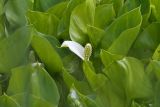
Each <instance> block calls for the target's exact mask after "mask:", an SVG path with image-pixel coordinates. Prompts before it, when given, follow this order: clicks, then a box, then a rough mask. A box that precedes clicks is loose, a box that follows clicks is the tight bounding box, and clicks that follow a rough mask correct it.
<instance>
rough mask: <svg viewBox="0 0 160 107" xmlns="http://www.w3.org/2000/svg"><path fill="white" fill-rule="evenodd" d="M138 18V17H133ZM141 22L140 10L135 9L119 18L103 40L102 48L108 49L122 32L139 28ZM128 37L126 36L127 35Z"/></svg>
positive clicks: (109, 28)
mask: <svg viewBox="0 0 160 107" xmlns="http://www.w3.org/2000/svg"><path fill="white" fill-rule="evenodd" d="M133 16H136V17H133ZM140 22H141V13H140V8H139V7H138V8H135V9H133V10H131V11H129V12H127V13H125V14H124V15H122V16H120V17H118V18H117V19H116V20H115V21H114V22H113V23H112V24H111V25H110V26H109V27H108V28H107V29H106V34H105V36H104V37H103V38H102V41H101V47H102V48H103V49H108V48H109V47H110V46H111V44H112V43H113V42H114V40H116V39H117V37H119V36H120V35H121V34H122V32H124V31H125V30H127V29H130V28H134V27H136V26H138V25H139V24H140ZM125 35H126V34H125Z"/></svg>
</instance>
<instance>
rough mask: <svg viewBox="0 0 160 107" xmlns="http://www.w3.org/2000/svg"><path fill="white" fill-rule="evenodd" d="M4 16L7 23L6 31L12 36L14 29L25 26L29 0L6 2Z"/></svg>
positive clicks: (8, 0) (10, 0) (9, 0)
mask: <svg viewBox="0 0 160 107" xmlns="http://www.w3.org/2000/svg"><path fill="white" fill-rule="evenodd" d="M6 1H7V3H6V6H5V14H6V17H7V21H8V25H9V26H8V27H7V29H8V31H9V33H10V34H12V33H13V32H14V31H15V29H17V28H19V27H22V26H24V25H26V22H27V20H26V17H25V14H26V12H27V10H28V9H29V7H30V6H29V3H30V2H31V1H30V0H14V1H13V0H6Z"/></svg>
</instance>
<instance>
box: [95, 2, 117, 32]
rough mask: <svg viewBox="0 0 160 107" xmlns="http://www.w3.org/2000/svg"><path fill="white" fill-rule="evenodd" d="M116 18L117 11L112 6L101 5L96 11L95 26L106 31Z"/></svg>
mask: <svg viewBox="0 0 160 107" xmlns="http://www.w3.org/2000/svg"><path fill="white" fill-rule="evenodd" d="M100 16H101V17H100ZM114 18H115V11H114V8H113V5H112V4H104V5H99V6H97V7H96V10H95V17H94V26H95V27H98V28H102V29H104V28H106V27H107V25H109V24H110V23H111V22H112V21H113V20H114Z"/></svg>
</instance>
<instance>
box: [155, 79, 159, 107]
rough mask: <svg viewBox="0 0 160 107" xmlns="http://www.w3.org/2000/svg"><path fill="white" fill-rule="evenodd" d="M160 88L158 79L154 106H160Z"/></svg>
mask: <svg viewBox="0 0 160 107" xmlns="http://www.w3.org/2000/svg"><path fill="white" fill-rule="evenodd" d="M159 89H160V81H158V82H157V84H156V89H155V95H154V104H153V107H159V106H160V94H159Z"/></svg>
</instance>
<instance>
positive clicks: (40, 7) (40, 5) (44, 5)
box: [34, 0, 64, 11]
mask: <svg viewBox="0 0 160 107" xmlns="http://www.w3.org/2000/svg"><path fill="white" fill-rule="evenodd" d="M62 1H64V0H45V1H44V0H34V10H35V11H46V10H47V9H49V8H50V7H51V6H54V5H56V4H57V3H59V2H62Z"/></svg>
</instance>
